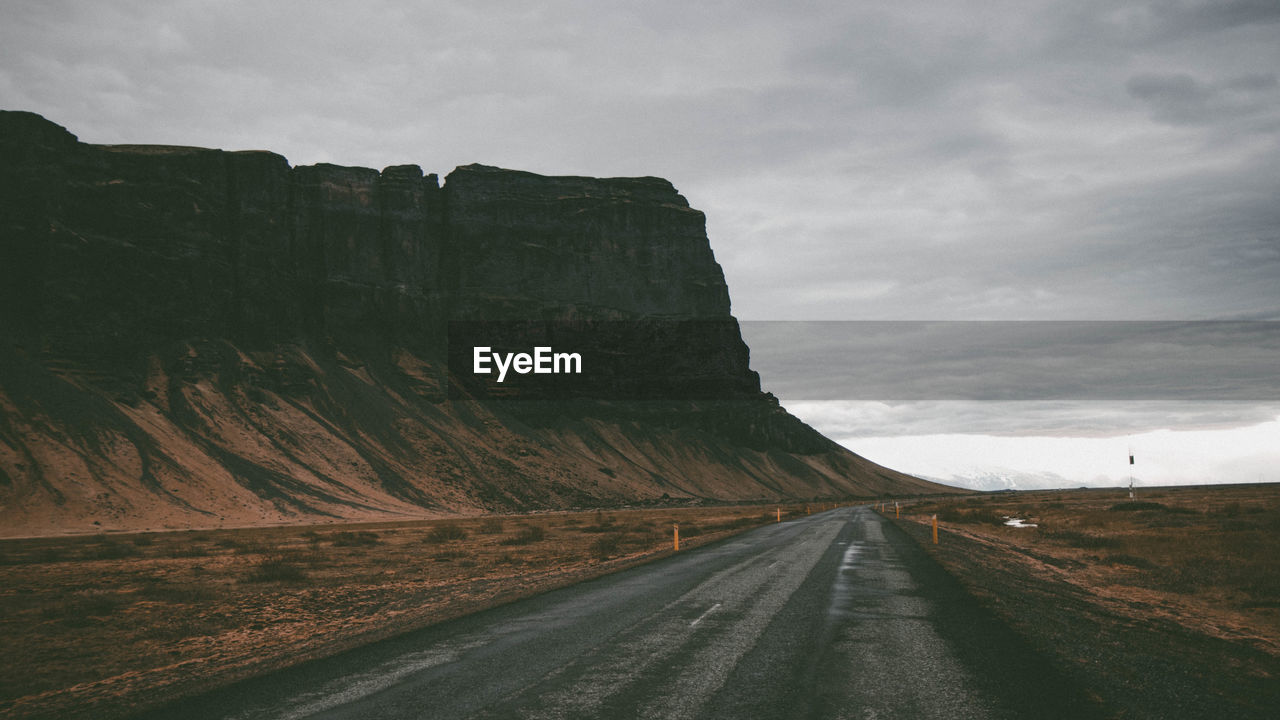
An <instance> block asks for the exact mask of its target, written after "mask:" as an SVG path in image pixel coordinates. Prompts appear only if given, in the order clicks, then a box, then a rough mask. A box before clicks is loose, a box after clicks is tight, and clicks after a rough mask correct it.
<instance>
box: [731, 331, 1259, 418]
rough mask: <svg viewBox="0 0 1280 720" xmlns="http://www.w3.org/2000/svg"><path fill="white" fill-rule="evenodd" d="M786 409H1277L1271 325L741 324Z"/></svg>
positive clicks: (757, 362)
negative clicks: (1104, 404)
mask: <svg viewBox="0 0 1280 720" xmlns="http://www.w3.org/2000/svg"><path fill="white" fill-rule="evenodd" d="M743 334H744V336H745V337H746V338H747V340H748V344H749V345H750V346H751V348H752V365H753V367H754V368H755V369H756V370H757V371H758V372H760V374H761V377H762V380H763V381H764V382H765V384H766V386H767V387H768V388H769V389H770V390H771V391H773V392H774V393H775V394H777V395H778V396H780V397H785V398H789V399H793V400H839V399H844V400H892V401H903V400H983V401H1013V400H1018V401H1028V400H1108V401H1117V400H1178V401H1184V402H1186V401H1237V402H1239V401H1259V402H1264V401H1272V402H1280V369H1277V365H1276V362H1275V358H1276V357H1280V323H1274V322H1022V323H1019V322H776V323H769V322H762V323H752V322H748V323H743Z"/></svg>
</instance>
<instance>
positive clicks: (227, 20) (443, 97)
mask: <svg viewBox="0 0 1280 720" xmlns="http://www.w3.org/2000/svg"><path fill="white" fill-rule="evenodd" d="M1278 78H1280V2H1277V0H1244V1H1239V2H1232V1H1230V0H1223V1H1210V2H1204V1H1201V0H1197V1H1194V2H1192V1H1184V2H1124V1H1123V0H1102V1H1099V2H1094V1H1091V0H1071V1H1069V2H1046V1H1036V0H1016V1H1013V2H998V1H994V0H979V1H976V2H960V1H953V2H938V3H929V4H925V3H904V2H900V1H892V2H849V1H848V0H841V1H839V2H809V3H805V2H796V0H785V1H782V2H746V3H730V2H697V3H687V2H658V1H653V0H649V1H646V2H636V3H611V2H598V1H594V0H591V1H583V2H536V3H529V2H510V3H490V2H469V3H419V2H412V3H410V2H404V3H377V2H362V3H334V2H328V3H326V2H318V1H315V0H312V1H310V2H298V3H287V2H269V3H263V2H239V1H235V0H232V1H220V2H194V1H192V2H171V3H155V2H150V1H138V2H123V1H113V0H97V1H94V2H57V1H56V0H46V1H44V2H31V3H20V2H4V3H3V4H0V107H3V108H5V109H22V110H32V111H35V112H38V113H41V114H42V115H45V116H46V117H48V118H49V119H51V120H54V121H55V122H58V123H59V124H62V125H64V126H66V127H67V128H68V129H69V130H71V131H72V132H73V133H75V134H77V135H78V136H79V137H80V138H81V139H82V140H84V141H86V142H95V143H133V142H144V143H172V144H185V145H200V146H208V147H221V148H227V149H250V148H263V149H271V150H274V151H276V152H279V153H281V154H283V155H285V156H286V157H288V158H289V160H290V161H291V162H292V163H294V164H295V165H300V164H309V163H314V162H321V161H325V162H336V163H342V164H351V165H365V166H371V167H376V168H381V167H384V166H386V165H392V164H400V163H406V162H411V163H417V164H419V165H421V166H423V168H424V169H426V170H427V171H428V172H438V173H440V174H442V175H443V174H446V173H448V172H449V171H450V170H451V169H452V168H453V167H455V166H457V165H462V164H467V163H472V162H482V163H486V164H492V165H499V166H504V167H512V168H519V169H525V170H532V171H534V172H540V173H545V174H582V175H598V176H618V175H658V176H662V177H666V178H667V179H669V180H671V181H672V182H673V183H674V184H675V185H676V187H677V188H678V189H680V191H681V192H682V193H683V194H684V195H685V196H686V197H687V198H688V199H689V200H690V202H691V204H693V205H694V207H697V208H699V209H701V210H703V211H705V212H706V213H707V217H708V230H709V233H710V236H711V242H712V247H713V248H714V250H715V252H716V256H717V258H718V259H719V260H720V262H721V263H722V265H723V266H724V268H725V272H726V275H727V278H728V281H729V286H730V291H731V294H732V297H733V302H734V312H735V314H736V315H737V316H738V317H739V318H741V319H744V320H979V319H982V320H1111V319H1128V320H1139V319H1140V320H1204V319H1219V320H1220V319H1236V320H1280V171H1278V170H1277V168H1280V81H1278ZM785 399H786V398H785V397H784V400H785ZM903 407H907V406H906V405H903ZM1239 407H1241V408H1242V409H1241V413H1240V414H1239V416H1238V422H1239V425H1240V426H1241V427H1245V426H1250V425H1252V424H1256V422H1258V420H1257V417H1258V414H1259V411H1258V408H1259V407H1262V406H1260V405H1256V406H1247V404H1246V405H1240V406H1239ZM917 409H918V410H919V411H920V412H936V408H935V409H934V410H933V411H928V410H923V409H920V406H919V405H918V404H917ZM803 414H804V413H802V415H803ZM837 414H838V413H837ZM889 415H890V416H894V417H898V416H900V413H890V414H889ZM1139 415H1142V414H1141V413H1139V414H1138V415H1135V416H1134V417H1138V416H1139ZM1263 415H1265V412H1264V413H1263ZM1143 416H1146V415H1143ZM807 417H808V418H809V419H810V420H811V421H813V422H815V424H817V425H818V426H819V427H820V429H824V430H828V431H832V430H831V427H829V426H824V423H825V422H827V420H826V419H824V418H826V417H827V416H825V415H822V414H820V413H816V412H812V413H810V414H809V415H808V416H807ZM1146 417H1149V416H1146ZM1272 417H1274V416H1272ZM899 419H901V420H903V424H902V425H890V426H884V427H882V432H881V433H880V435H879V436H885V435H892V434H893V433H894V432H897V431H899V430H900V431H901V433H903V434H907V433H909V432H910V428H912V427H918V426H919V424H920V423H921V422H925V423H926V424H930V425H936V424H937V423H939V422H942V421H940V420H939V419H938V418H936V417H926V416H925V415H919V414H917V415H916V416H915V417H914V419H912V420H910V421H907V420H906V419H905V418H901V417H899ZM887 421H888V419H886V422H887ZM1033 424H1034V423H1033ZM1164 426H1166V425H1165V424H1161V423H1154V424H1151V425H1149V426H1148V427H1147V429H1149V430H1155V429H1158V428H1159V427H1164ZM1019 427H1021V425H1020V423H1019V421H1018V420H1017V418H1011V419H1009V420H1008V421H1007V423H1006V425H1005V427H1004V428H1003V429H995V430H991V431H992V432H997V433H1003V434H1016V433H1017V429H1018V428H1019ZM1197 427H1198V426H1197ZM895 428H897V430H895ZM952 430H953V431H954V432H961V433H963V432H970V433H972V432H973V430H972V428H966V427H965V426H959V425H957V426H956V427H954V428H952ZM858 437H861V436H850V438H849V439H848V442H849V443H850V444H851V445H855V447H856V442H857V438H858ZM1240 437H1244V436H1243V435H1241V436H1240ZM934 445H935V447H936V446H937V444H936V443H935V444H934ZM908 469H909V468H908ZM1272 479H1276V480H1280V477H1276V478H1272Z"/></svg>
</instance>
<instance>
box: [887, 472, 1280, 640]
mask: <svg viewBox="0 0 1280 720" xmlns="http://www.w3.org/2000/svg"><path fill="white" fill-rule="evenodd" d="M909 513H910V515H911V519H913V520H915V521H917V522H927V520H928V517H929V516H930V515H932V514H934V513H936V514H937V515H938V520H939V523H940V525H941V526H942V527H943V530H944V532H945V531H946V529H947V528H949V527H950V528H954V529H955V530H957V531H963V532H966V533H969V534H978V535H981V536H984V537H987V538H988V539H991V540H993V541H996V542H997V543H999V544H1004V545H1006V546H1009V547H1016V548H1021V549H1024V550H1026V551H1028V552H1030V553H1033V554H1034V555H1035V556H1036V557H1040V558H1041V559H1043V560H1045V561H1046V562H1048V564H1049V565H1052V566H1054V567H1059V568H1067V567H1069V568H1072V571H1071V573H1070V576H1071V579H1072V580H1073V581H1075V582H1077V583H1078V584H1081V585H1083V586H1086V587H1090V588H1094V589H1096V590H1099V591H1103V590H1105V591H1108V592H1112V593H1115V592H1123V589H1124V588H1126V587H1128V588H1135V589H1140V590H1141V591H1142V592H1143V593H1144V594H1150V593H1155V594H1157V595H1158V596H1164V597H1166V598H1167V599H1168V601H1169V602H1171V603H1172V602H1177V603H1180V604H1188V603H1189V604H1191V605H1193V606H1196V605H1198V606H1200V607H1202V608H1204V610H1205V611H1206V612H1208V611H1214V612H1227V613H1230V614H1232V615H1234V616H1236V618H1237V620H1238V621H1240V622H1244V623H1246V624H1248V625H1250V626H1251V627H1253V628H1254V629H1255V630H1256V631H1257V632H1258V633H1260V634H1263V635H1265V636H1268V637H1270V638H1271V639H1272V640H1274V641H1275V643H1276V644H1277V645H1278V646H1280V564H1278V563H1277V560H1276V559H1277V558H1280V487H1277V486H1274V485H1237V486H1218V487H1211V488H1204V487H1191V488H1160V489H1154V490H1150V491H1147V492H1139V496H1138V497H1137V498H1136V499H1135V500H1134V501H1130V500H1129V499H1128V498H1127V495H1126V493H1124V492H1123V491H1115V490H1106V491H1103V490H1090V491H1056V492H1051V491H1046V492H1032V493H1015V494H1009V493H1000V494H994V495H988V496H982V497H970V498H966V499H957V500H947V501H941V502H934V503H928V504H920V505H916V506H914V507H912V508H910V509H909ZM1005 517H1017V518H1023V519H1024V520H1026V521H1028V522H1031V523H1035V524H1037V525H1038V526H1039V527H1036V528H1013V527H1006V526H1004V525H1003V524H999V523H1000V521H1002V520H1003V519H1004V518H1005Z"/></svg>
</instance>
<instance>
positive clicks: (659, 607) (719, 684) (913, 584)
mask: <svg viewBox="0 0 1280 720" xmlns="http://www.w3.org/2000/svg"><path fill="white" fill-rule="evenodd" d="M1082 697H1083V696H1082V695H1081V693H1079V692H1078V690H1076V689H1075V688H1074V686H1072V685H1071V684H1070V683H1069V682H1067V681H1065V680H1064V679H1063V678H1061V677H1060V676H1058V675H1057V674H1056V673H1055V671H1054V670H1053V669H1051V668H1050V667H1049V666H1048V664H1047V663H1045V662H1044V661H1043V660H1042V659H1041V658H1040V657H1039V656H1037V655H1036V654H1035V653H1034V652H1033V651H1032V650H1031V649H1029V648H1028V647H1027V646H1026V645H1024V644H1023V643H1022V642H1021V641H1020V640H1019V639H1018V638H1017V637H1016V636H1014V635H1013V634H1012V633H1011V632H1010V631H1008V630H1007V629H1006V628H1005V627H1004V626H1003V625H1002V624H1001V623H1000V622H998V621H997V620H996V619H995V618H994V617H993V616H991V615H990V614H989V613H987V612H985V611H984V610H982V609H981V608H980V607H979V606H978V605H977V604H976V603H975V602H974V601H973V600H972V598H970V597H969V596H968V595H966V594H965V593H964V592H963V591H962V590H961V589H960V588H959V586H958V585H957V584H956V583H955V582H954V580H952V579H951V578H950V576H948V575H946V573H945V572H943V571H942V570H941V569H940V568H939V567H938V566H937V565H936V564H935V563H934V562H933V561H932V560H931V559H930V558H929V557H928V556H927V555H926V554H925V553H924V552H923V551H922V550H921V549H920V548H919V547H918V546H916V545H915V544H914V543H913V542H912V541H911V540H910V539H909V538H907V537H906V536H905V535H904V534H903V533H902V532H901V531H899V530H898V529H897V528H895V527H894V526H893V525H892V524H890V523H888V522H887V521H885V520H883V519H881V518H880V517H878V516H877V515H875V514H874V513H872V512H871V511H870V510H869V509H867V508H861V507H859V508H841V509H838V510H833V511H829V512H825V513H821V514H817V515H812V516H808V517H805V518H802V519H799V520H793V521H788V522H784V523H781V524H772V525H768V526H765V527H762V528H759V529H756V530H752V531H750V532H747V533H744V534H742V535H739V536H736V537H734V538H731V539H729V540H726V541H723V542H720V543H716V544H714V545H710V546H707V547H704V548H700V549H697V550H692V551H688V552H684V553H680V554H679V555H676V556H673V557H671V558H667V559H665V560H662V561H659V562H654V563H651V564H648V565H645V566H642V567H638V568H633V569H631V570H627V571H624V572H620V573H617V574H614V575H611V576H608V577H604V578H599V579H597V580H593V581H590V582H586V583H582V584H580V585H576V586H573V587H570V588H565V589H562V590H558V591H555V592H551V593H547V594H545V595H541V596H538V597H535V598H530V599H527V600H523V601H520V602H517V603H513V604H511V605H507V606H504V607H501V608H497V609H494V610H490V611H486V612H483V613H479V614H476V615H472V616H470V617H467V618H463V619H460V620H456V621H453V622H448V623H444V624H441V625H437V626H434V627H431V628H428V629H426V630H422V631H418V632H415V633H411V634H408V635H405V636H401V637H399V638H395V639H393V640H389V641H385V642H382V643H377V644H374V645H370V646H368V647H365V648H361V649H359V650H356V651H352V652H349V653H345V654H343V655H339V656H337V657H334V658H329V659H326V660H322V661H317V662H312V663H308V664H305V665H301V666H299V667H296V668H293V669H290V670H287V671H283V672H280V673H276V674H273V675H269V676H265V677H262V678H258V679H255V680H251V681H248V682H244V683H241V684H239V685H235V686H232V687H230V688H228V689H225V690H222V691H218V692H216V693H213V694H210V695H207V696H204V697H199V698H195V699H193V700H190V701H187V702H184V703H182V704H180V705H177V706H174V707H170V708H165V709H163V710H162V711H161V712H159V713H156V714H153V715H152V716H151V717H175V718H177V717H180V718H184V719H194V718H239V719H242V720H252V719H257V718H281V719H283V718H351V719H360V720H372V719H376V718H486V719H493V720H508V719H510V718H547V719H552V718H726V719H728V718H732V719H735V720H744V719H750V718H948V719H957V718H1046V717H1066V718H1078V717H1090V716H1091V715H1093V714H1094V713H1093V711H1092V708H1091V706H1090V705H1088V704H1087V703H1086V702H1084V701H1083V700H1082Z"/></svg>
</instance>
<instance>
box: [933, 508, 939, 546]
mask: <svg viewBox="0 0 1280 720" xmlns="http://www.w3.org/2000/svg"><path fill="white" fill-rule="evenodd" d="M933 544H934V545H937V544H938V515H937V514H936V513H935V514H934V516H933Z"/></svg>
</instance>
